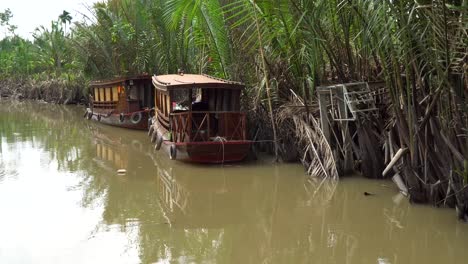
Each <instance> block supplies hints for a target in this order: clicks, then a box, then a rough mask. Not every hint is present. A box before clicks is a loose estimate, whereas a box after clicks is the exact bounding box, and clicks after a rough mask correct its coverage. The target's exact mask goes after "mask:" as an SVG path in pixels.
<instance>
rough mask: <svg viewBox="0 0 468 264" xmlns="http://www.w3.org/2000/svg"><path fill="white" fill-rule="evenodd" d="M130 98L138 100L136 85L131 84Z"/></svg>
mask: <svg viewBox="0 0 468 264" xmlns="http://www.w3.org/2000/svg"><path fill="white" fill-rule="evenodd" d="M128 99H130V100H138V89H137V87H136V86H130V88H129V91H128Z"/></svg>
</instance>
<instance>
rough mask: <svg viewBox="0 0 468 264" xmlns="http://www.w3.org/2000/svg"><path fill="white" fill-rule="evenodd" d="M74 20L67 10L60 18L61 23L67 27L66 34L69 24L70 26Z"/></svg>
mask: <svg viewBox="0 0 468 264" xmlns="http://www.w3.org/2000/svg"><path fill="white" fill-rule="evenodd" d="M72 19H73V18H72V16H71V15H70V13H69V12H67V11H66V10H63V13H62V14H61V15H60V16H59V21H60V22H61V23H62V24H63V25H65V29H64V31H65V32H67V23H68V24H70V23H71V20H72Z"/></svg>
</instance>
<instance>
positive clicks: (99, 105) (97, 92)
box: [85, 75, 154, 130]
mask: <svg viewBox="0 0 468 264" xmlns="http://www.w3.org/2000/svg"><path fill="white" fill-rule="evenodd" d="M91 93H92V96H91V98H90V102H91V103H90V108H88V109H87V110H86V114H85V117H87V118H88V119H93V120H96V121H99V122H102V123H105V124H108V125H114V126H120V127H125V128H132V129H143V130H144V129H147V128H148V118H149V116H150V115H151V108H152V107H153V105H154V100H153V98H154V97H153V95H154V91H153V89H152V88H151V78H150V76H149V75H142V76H135V77H127V78H118V79H113V80H106V81H94V82H92V83H91Z"/></svg>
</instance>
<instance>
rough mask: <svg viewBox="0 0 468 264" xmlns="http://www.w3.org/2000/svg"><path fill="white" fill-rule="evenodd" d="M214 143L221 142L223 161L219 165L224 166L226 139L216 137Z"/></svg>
mask: <svg viewBox="0 0 468 264" xmlns="http://www.w3.org/2000/svg"><path fill="white" fill-rule="evenodd" d="M214 141H218V142H221V146H223V160H222V162H221V164H224V143H225V142H227V139H226V138H225V137H220V136H217V137H215V138H214Z"/></svg>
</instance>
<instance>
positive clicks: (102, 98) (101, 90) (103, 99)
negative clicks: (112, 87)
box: [99, 88, 106, 102]
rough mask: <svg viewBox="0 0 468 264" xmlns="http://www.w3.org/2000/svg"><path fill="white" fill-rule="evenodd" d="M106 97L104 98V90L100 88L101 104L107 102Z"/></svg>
mask: <svg viewBox="0 0 468 264" xmlns="http://www.w3.org/2000/svg"><path fill="white" fill-rule="evenodd" d="M105 100H106V99H105V97H104V88H99V101H100V102H103V101H105Z"/></svg>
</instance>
